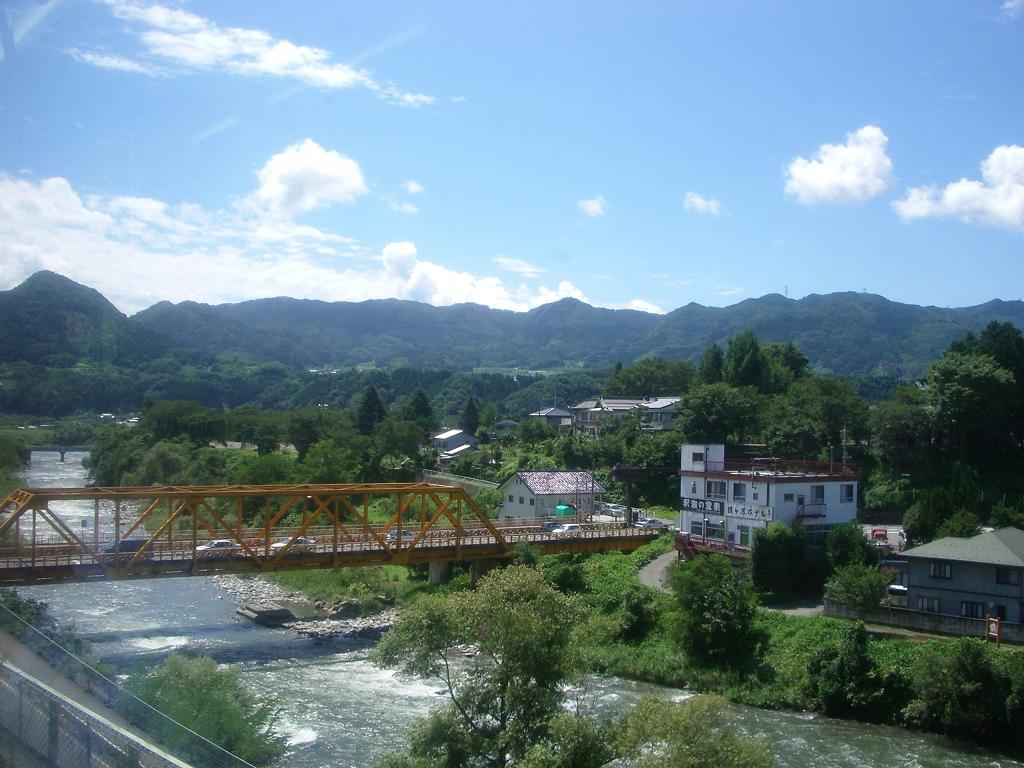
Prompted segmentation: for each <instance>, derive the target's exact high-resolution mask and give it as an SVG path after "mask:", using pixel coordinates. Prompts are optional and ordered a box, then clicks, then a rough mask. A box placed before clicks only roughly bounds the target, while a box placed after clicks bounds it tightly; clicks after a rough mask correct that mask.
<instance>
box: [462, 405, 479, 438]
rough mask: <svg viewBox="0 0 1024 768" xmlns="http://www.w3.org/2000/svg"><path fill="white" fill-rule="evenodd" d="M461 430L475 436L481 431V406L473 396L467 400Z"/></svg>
mask: <svg viewBox="0 0 1024 768" xmlns="http://www.w3.org/2000/svg"><path fill="white" fill-rule="evenodd" d="M459 428H460V429H461V430H462V431H464V432H466V433H468V434H470V435H475V434H476V431H477V430H478V429H480V406H479V405H477V402H476V398H475V397H473V396H470V397H469V399H468V400H466V405H465V407H464V408H463V409H462V415H461V416H460V417H459Z"/></svg>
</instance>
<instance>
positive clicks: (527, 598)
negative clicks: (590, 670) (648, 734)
mask: <svg viewBox="0 0 1024 768" xmlns="http://www.w3.org/2000/svg"><path fill="white" fill-rule="evenodd" d="M579 619H580V612H579V609H578V606H577V603H576V602H575V601H574V600H572V599H570V598H568V597H566V596H565V595H563V594H561V593H560V592H559V591H558V590H557V589H555V588H554V587H553V586H551V584H549V583H548V582H547V581H546V580H545V579H544V577H543V575H542V574H541V573H540V572H538V571H536V570H534V569H533V568H529V567H525V566H510V567H508V568H504V569H502V570H499V571H493V572H491V573H489V574H488V575H486V576H484V577H483V578H482V579H481V580H480V582H479V584H478V585H477V588H476V589H475V590H474V591H472V592H459V593H452V594H446V595H428V596H426V597H424V598H421V599H420V600H418V601H417V602H415V603H414V604H412V605H411V606H409V607H407V608H406V609H404V610H403V612H402V615H401V619H400V621H399V623H398V624H397V625H396V626H395V627H394V628H392V630H391V631H390V632H388V633H387V634H386V635H385V636H384V639H383V640H381V642H380V644H379V645H378V646H377V650H376V652H375V658H376V660H377V662H378V663H381V664H384V665H387V666H397V667H399V668H400V669H402V670H403V671H404V672H406V673H409V674H413V675H417V676H419V677H424V678H434V679H437V680H439V681H440V683H441V685H443V686H444V688H445V690H446V691H447V693H448V704H447V705H446V706H441V707H438V708H435V709H434V710H433V711H432V712H431V713H430V714H429V715H428V716H427V717H426V718H423V719H421V720H420V721H418V723H416V724H415V725H414V727H413V732H412V738H411V740H410V745H409V747H408V748H407V749H406V750H405V751H404V752H403V753H400V754H399V755H397V756H394V755H393V756H391V757H389V758H386V759H385V760H384V761H383V762H382V764H383V765H389V766H398V765H427V764H429V765H445V766H451V768H455V767H456V766H476V765H481V766H498V767H499V768H501V767H503V766H505V765H507V764H508V763H509V762H510V761H511V762H517V761H518V760H520V759H521V758H522V757H523V756H524V755H525V754H526V753H527V751H529V749H530V747H531V746H532V745H534V744H537V743H539V742H540V741H542V740H543V738H544V737H545V736H546V735H547V734H548V733H549V731H550V725H549V724H550V721H551V720H552V718H553V717H555V716H556V715H558V714H560V712H561V702H562V697H563V693H562V685H563V684H564V683H565V682H566V681H568V680H570V679H572V678H573V677H574V676H575V675H576V673H577V671H578V663H577V656H576V653H575V648H576V643H575V641H574V629H575V627H576V626H577V625H578V623H579ZM461 643H474V644H476V646H477V647H478V648H479V649H480V653H481V655H482V656H483V657H484V658H485V659H487V663H483V664H475V665H472V666H468V667H467V666H463V665H453V664H452V662H453V660H454V657H455V656H457V655H461V654H459V652H458V651H456V650H455V648H454V646H456V645H458V644H461Z"/></svg>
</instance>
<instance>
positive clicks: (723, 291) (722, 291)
mask: <svg viewBox="0 0 1024 768" xmlns="http://www.w3.org/2000/svg"><path fill="white" fill-rule="evenodd" d="M744 290H745V289H744V288H740V287H739V286H738V285H717V286H715V293H717V294H718V295H719V296H738V295H739V294H741V293H743V291H744Z"/></svg>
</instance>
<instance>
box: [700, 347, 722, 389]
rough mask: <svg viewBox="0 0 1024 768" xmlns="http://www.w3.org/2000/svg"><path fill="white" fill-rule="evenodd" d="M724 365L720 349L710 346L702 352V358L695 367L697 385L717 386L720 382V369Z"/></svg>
mask: <svg viewBox="0 0 1024 768" xmlns="http://www.w3.org/2000/svg"><path fill="white" fill-rule="evenodd" d="M724 365H725V357H724V356H723V355H722V348H721V347H720V346H718V345H717V344H712V345H711V346H710V347H708V348H707V349H706V350H704V356H703V357H701V359H700V364H699V365H698V366H697V383H699V384H717V383H718V382H720V381H721V380H722V368H723V366H724Z"/></svg>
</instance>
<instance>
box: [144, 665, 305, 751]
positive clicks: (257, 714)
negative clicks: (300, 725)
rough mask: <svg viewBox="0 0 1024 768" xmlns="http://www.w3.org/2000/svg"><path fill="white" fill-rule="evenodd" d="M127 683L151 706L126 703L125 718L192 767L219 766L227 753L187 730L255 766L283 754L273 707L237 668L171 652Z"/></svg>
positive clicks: (282, 744) (282, 740)
mask: <svg viewBox="0 0 1024 768" xmlns="http://www.w3.org/2000/svg"><path fill="white" fill-rule="evenodd" d="M126 687H127V688H128V690H129V691H131V692H132V693H134V694H135V695H136V696H138V697H139V698H140V699H142V700H143V701H144V702H146V703H147V704H149V705H150V706H151V707H153V709H149V708H143V707H139V706H138V705H134V704H127V705H126V706H127V707H130V709H129V710H128V711H127V712H126V714H127V715H128V717H129V718H130V719H131V720H133V721H134V722H135V723H137V724H138V725H139V726H140V727H141V728H142V729H143V730H145V731H146V732H147V733H150V734H153V735H154V736H156V738H157V739H158V740H159V741H160V742H162V743H163V744H166V745H167V746H168V747H169V748H170V749H171V751H173V752H175V753H176V754H178V755H181V756H182V757H184V758H185V759H187V760H189V761H190V762H193V763H194V764H195V765H202V766H219V765H223V760H224V758H225V757H226V755H225V754H224V753H219V752H217V751H216V750H214V749H213V748H211V747H210V746H209V745H208V744H206V743H204V742H202V741H200V740H199V739H197V738H196V737H195V736H194V735H193V733H191V732H190V731H194V732H195V733H198V734H199V735H200V736H202V737H204V738H206V739H209V740H210V741H212V742H213V743H214V744H216V745H218V746H219V747H221V748H223V749H224V750H226V751H227V752H230V753H231V754H233V755H236V756H237V757H240V758H242V759H243V760H246V761H248V762H250V763H252V764H254V765H269V764H270V763H272V762H273V761H274V760H276V759H277V758H279V757H280V756H281V755H283V754H284V751H285V739H284V738H283V737H282V736H280V735H278V734H276V733H275V731H274V724H275V721H276V719H277V718H276V713H275V711H274V708H273V705H272V704H270V703H259V702H258V701H257V700H256V698H255V697H254V696H253V695H252V693H250V692H249V691H248V689H246V688H245V686H244V685H243V684H242V682H241V680H240V679H239V676H238V672H237V671H236V670H233V669H222V668H220V667H219V666H218V665H217V663H216V662H215V661H214V660H213V659H210V658H205V657H203V658H198V659H188V658H185V657H184V656H179V655H178V654H171V655H170V656H168V657H167V659H166V660H165V661H164V662H163V663H162V664H160V665H159V666H157V667H155V668H153V669H150V670H141V671H137V672H135V673H133V674H132V675H131V676H130V677H129V678H128V682H127V684H126ZM159 713H162V714H159ZM162 715H166V717H164V716H162ZM171 720H174V721H176V722H171ZM177 723H180V724H181V725H178V724H177ZM182 725H183V726H185V728H182V727H181V726H182ZM186 728H187V729H190V730H186Z"/></svg>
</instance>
